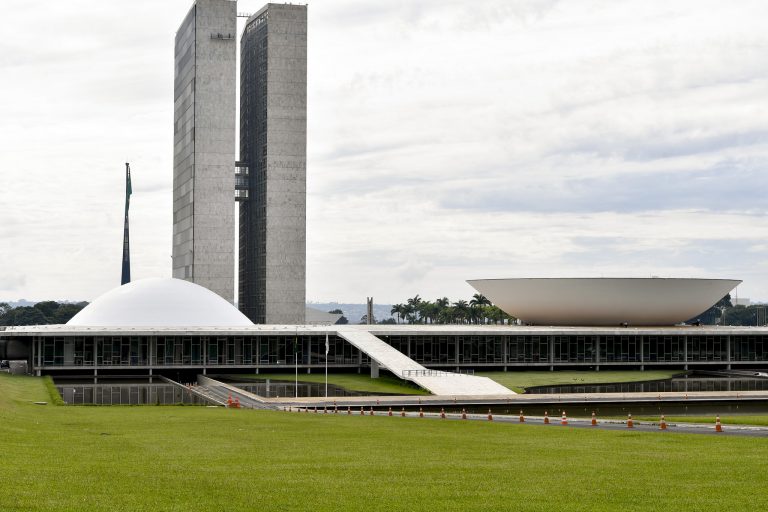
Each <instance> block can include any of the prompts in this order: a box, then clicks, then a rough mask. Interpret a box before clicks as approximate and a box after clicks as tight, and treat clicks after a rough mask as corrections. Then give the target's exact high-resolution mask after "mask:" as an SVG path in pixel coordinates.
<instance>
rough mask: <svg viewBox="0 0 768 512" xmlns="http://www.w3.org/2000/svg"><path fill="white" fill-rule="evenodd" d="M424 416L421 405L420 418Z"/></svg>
mask: <svg viewBox="0 0 768 512" xmlns="http://www.w3.org/2000/svg"><path fill="white" fill-rule="evenodd" d="M423 417H424V410H422V408H421V407H419V418H423Z"/></svg>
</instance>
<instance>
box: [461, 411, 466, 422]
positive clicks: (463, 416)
mask: <svg viewBox="0 0 768 512" xmlns="http://www.w3.org/2000/svg"><path fill="white" fill-rule="evenodd" d="M461 419H463V420H465V419H467V410H466V409H462V410H461Z"/></svg>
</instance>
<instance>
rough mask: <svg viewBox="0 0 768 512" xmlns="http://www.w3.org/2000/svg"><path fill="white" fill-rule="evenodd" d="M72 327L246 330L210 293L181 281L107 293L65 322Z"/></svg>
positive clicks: (143, 283) (144, 282)
mask: <svg viewBox="0 0 768 512" xmlns="http://www.w3.org/2000/svg"><path fill="white" fill-rule="evenodd" d="M67 325H68V326H75V327H134V326H141V327H161V326H162V327H182V328H186V327H246V326H251V325H253V323H252V322H251V321H250V320H248V318H247V317H246V316H245V315H243V314H242V313H241V312H240V311H238V310H237V308H235V307H234V306H233V305H232V304H230V303H229V302H227V301H226V300H225V299H223V298H221V297H220V296H219V295H217V294H215V293H213V292H212V291H210V290H208V289H206V288H203V287H202V286H199V285H196V284H194V283H191V282H189V281H183V280H181V279H170V278H167V279H164V278H152V279H140V280H138V281H133V282H131V283H128V284H125V285H123V286H120V287H118V288H114V289H113V290H110V291H108V292H107V293H105V294H104V295H102V296H100V297H99V298H97V299H96V300H95V301H93V302H92V303H91V304H89V305H88V306H86V307H85V308H84V309H83V310H82V311H80V312H79V313H78V314H76V315H75V316H74V317H72V319H71V320H70V321H69V322H67Z"/></svg>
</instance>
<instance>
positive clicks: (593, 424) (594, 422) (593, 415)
mask: <svg viewBox="0 0 768 512" xmlns="http://www.w3.org/2000/svg"><path fill="white" fill-rule="evenodd" d="M592 426H593V427H596V426H597V416H595V411H592Z"/></svg>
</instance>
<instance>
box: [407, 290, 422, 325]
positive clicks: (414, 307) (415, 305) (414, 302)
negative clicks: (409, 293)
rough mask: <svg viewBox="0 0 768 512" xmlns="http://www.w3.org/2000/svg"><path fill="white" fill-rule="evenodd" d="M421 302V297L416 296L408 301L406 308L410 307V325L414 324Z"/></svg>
mask: <svg viewBox="0 0 768 512" xmlns="http://www.w3.org/2000/svg"><path fill="white" fill-rule="evenodd" d="M421 302H422V301H421V297H419V296H418V294H417V295H416V296H415V297H413V298H411V299H408V306H410V308H411V313H412V314H413V322H411V323H414V322H415V321H416V319H417V318H416V315H417V314H418V313H419V306H420V305H421Z"/></svg>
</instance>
